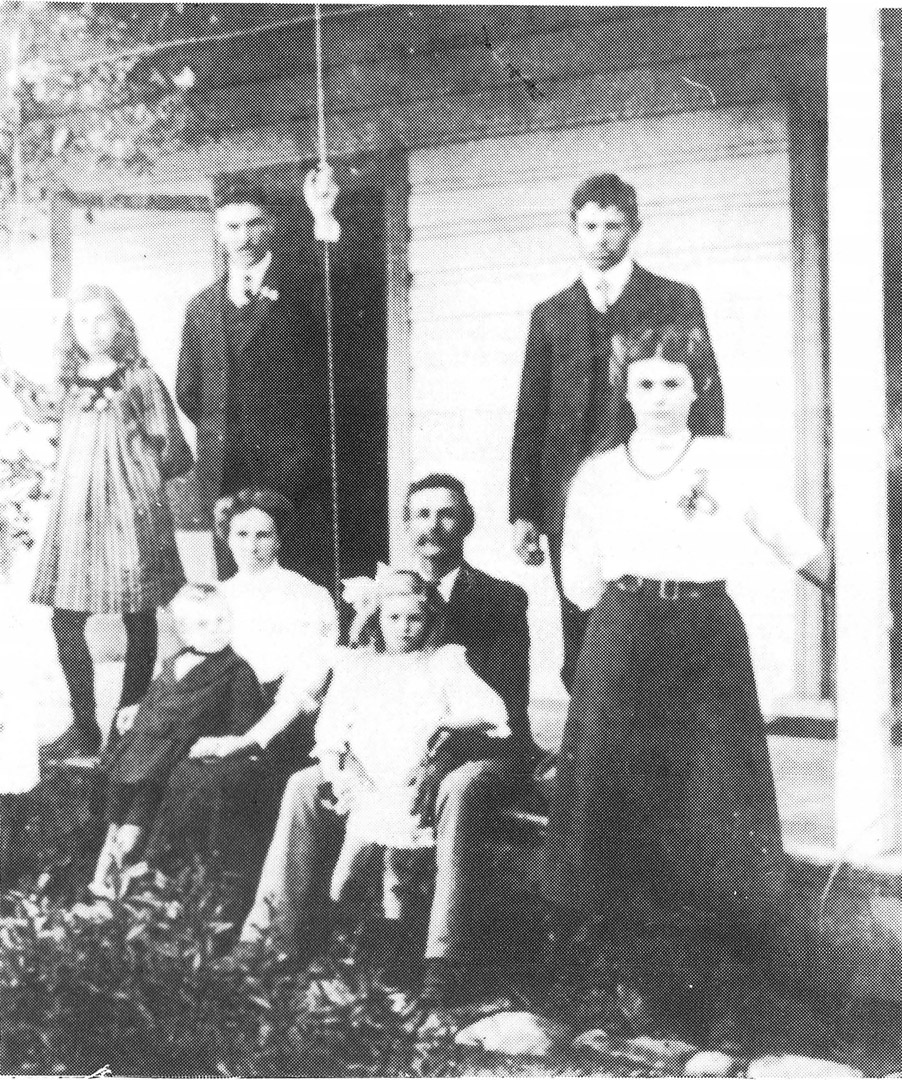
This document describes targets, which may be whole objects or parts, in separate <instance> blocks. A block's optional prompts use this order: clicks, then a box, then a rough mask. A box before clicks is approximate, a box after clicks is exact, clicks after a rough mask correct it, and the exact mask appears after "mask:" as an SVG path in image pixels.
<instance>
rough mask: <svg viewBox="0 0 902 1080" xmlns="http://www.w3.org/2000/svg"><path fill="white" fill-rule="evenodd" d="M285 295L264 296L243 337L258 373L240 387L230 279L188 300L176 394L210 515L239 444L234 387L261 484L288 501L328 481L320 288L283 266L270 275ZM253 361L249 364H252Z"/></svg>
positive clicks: (267, 283) (269, 284)
mask: <svg viewBox="0 0 902 1080" xmlns="http://www.w3.org/2000/svg"><path fill="white" fill-rule="evenodd" d="M263 285H264V287H265V288H266V289H272V290H275V292H276V293H277V294H278V296H277V297H276V298H275V299H273V298H267V297H266V296H264V295H262V294H261V295H259V296H257V297H256V298H255V299H254V300H253V301H252V305H253V307H252V308H251V309H250V312H249V314H248V323H247V332H246V333H245V334H244V335H243V341H244V342H245V344H244V350H243V351H244V353H245V354H247V357H248V358H249V359H250V360H251V364H250V365H249V366H251V367H252V369H253V370H254V371H255V372H256V378H255V379H254V380H252V381H251V382H250V383H249V384H247V382H246V384H245V385H241V386H235V385H234V384H235V373H234V370H233V369H234V366H235V361H234V360H232V359H231V355H230V349H229V347H228V346H227V342H226V305H228V304H230V303H231V301H230V300H229V298H228V292H227V278H226V277H222V278H220V279H219V280H218V281H216V282H215V283H214V284H213V285H211V286H210V287H209V288H207V289H204V291H203V292H201V293H200V294H198V295H197V296H196V297H195V298H194V299H193V300H192V301H191V303H190V304H189V305H188V310H187V313H186V316H185V325H184V330H183V332H182V348H181V355H180V357H179V365H178V373H177V376H176V384H175V391H176V399H177V400H178V403H179V405H180V407H181V409H182V411H183V412H184V413H185V415H186V416H187V417H188V418H189V419H190V420H192V421H193V422H194V424H195V425H196V426H197V463H198V464H197V471H198V481H199V487H200V494H201V499H202V500H203V503H204V508H205V509H206V510H207V511H209V510H210V509H211V508H212V506H213V504H214V502H215V501H216V499H218V498H219V497H220V495H222V494H230V492H224V491H223V467H224V463H225V460H226V455H225V450H226V447H227V446H228V447H234V446H235V445H238V443H239V441H240V438H241V432H238V431H235V430H234V427H235V421H234V417H233V416H232V414H231V413H230V410H229V400H230V392H232V393H238V394H240V395H241V396H242V399H243V400H244V402H245V403H246V404H245V416H246V417H249V418H250V423H245V425H244V426H245V428H251V429H252V430H251V431H249V432H248V431H246V432H245V439H246V440H247V439H248V438H249V439H250V440H251V441H252V443H253V444H254V449H255V460H256V463H258V464H257V465H255V476H254V479H255V482H256V483H259V484H260V485H261V486H268V487H273V488H275V489H276V490H278V491H281V492H282V493H283V494H285V495H288V496H289V497H290V498H296V497H297V496H298V494H299V493H303V492H304V491H308V490H311V489H314V488H317V487H320V486H326V487H328V484H329V460H330V458H329V383H328V364H327V359H326V347H325V336H324V326H323V302H322V296H321V290H319V289H318V288H316V287H315V286H313V285H312V284H310V283H309V282H308V283H305V282H303V281H300V280H297V279H295V278H292V277H291V276H290V275H288V274H286V273H283V272H281V271H280V270H279V267H278V263H277V260H276V259H275V258H274V259H273V261H272V263H271V264H270V266H269V268H268V269H267V271H266V275H265V277H264V279H263ZM245 366H248V365H245Z"/></svg>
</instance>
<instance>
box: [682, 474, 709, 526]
mask: <svg viewBox="0 0 902 1080" xmlns="http://www.w3.org/2000/svg"><path fill="white" fill-rule="evenodd" d="M707 486H708V470H707V469H696V471H695V483H694V484H693V485H692V487H691V488H690V490H689V491H688V493H687V494H685V495H684V496H683V497H682V498H681V499H680V501H679V502H678V503H677V506H679V508H680V509H681V510H682V511H683V513H684V514H685V515H686V517H687V518H691V517H694V516H695V514H696V512H698V513H700V514H709V515H710V514H716V513H717V510H718V506H717V501H716V500H715V499H713V498H712V497H711V496H710V495H709V494H708V492H707V490H706V488H707Z"/></svg>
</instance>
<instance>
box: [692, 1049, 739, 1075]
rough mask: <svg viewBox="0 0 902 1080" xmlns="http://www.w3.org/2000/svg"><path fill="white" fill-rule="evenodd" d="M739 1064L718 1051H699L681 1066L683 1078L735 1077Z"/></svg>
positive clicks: (734, 1059)
mask: <svg viewBox="0 0 902 1080" xmlns="http://www.w3.org/2000/svg"><path fill="white" fill-rule="evenodd" d="M740 1068H741V1063H740V1062H739V1061H737V1060H736V1058H734V1057H731V1056H730V1055H729V1054H724V1053H723V1052H722V1051H720V1050H701V1051H699V1053H697V1054H694V1055H693V1056H692V1057H691V1058H690V1059H689V1060H688V1061H687V1062H686V1064H685V1065H684V1066H683V1076H736V1075H737V1074H738V1073H739V1070H740Z"/></svg>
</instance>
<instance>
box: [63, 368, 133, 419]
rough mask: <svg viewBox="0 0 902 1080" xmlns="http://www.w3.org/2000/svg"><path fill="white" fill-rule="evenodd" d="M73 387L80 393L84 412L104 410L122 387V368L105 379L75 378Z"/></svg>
mask: <svg viewBox="0 0 902 1080" xmlns="http://www.w3.org/2000/svg"><path fill="white" fill-rule="evenodd" d="M72 388H73V390H74V391H75V392H76V393H77V394H78V399H79V404H80V405H81V407H82V411H83V412H91V410H92V409H93V410H95V411H96V412H103V410H104V409H108V408H109V407H110V402H111V401H112V400H113V398H114V397H115V396H116V392H117V391H118V390H121V389H122V368H117V369H116V370H115V371H114V372H113V373H112V375H107V376H105V378H103V379H83V378H81V379H74V380H73V381H72Z"/></svg>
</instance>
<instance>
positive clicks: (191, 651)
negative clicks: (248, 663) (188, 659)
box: [175, 645, 228, 660]
mask: <svg viewBox="0 0 902 1080" xmlns="http://www.w3.org/2000/svg"><path fill="white" fill-rule="evenodd" d="M225 648H226V649H227V648H228V646H226V647H225ZM222 652H225V649H217V650H216V651H215V652H201V650H200V649H195V648H194V646H193V645H186V646H185V647H184V648H182V649H179V651H178V652H177V653H176V654H175V658H176V659H178V658H179V657H180V656H197V657H200V659H201V660H206V659H207V658H208V657H210V656H218V655H219V654H220V653H222Z"/></svg>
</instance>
